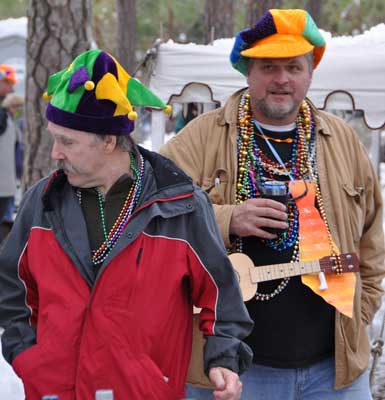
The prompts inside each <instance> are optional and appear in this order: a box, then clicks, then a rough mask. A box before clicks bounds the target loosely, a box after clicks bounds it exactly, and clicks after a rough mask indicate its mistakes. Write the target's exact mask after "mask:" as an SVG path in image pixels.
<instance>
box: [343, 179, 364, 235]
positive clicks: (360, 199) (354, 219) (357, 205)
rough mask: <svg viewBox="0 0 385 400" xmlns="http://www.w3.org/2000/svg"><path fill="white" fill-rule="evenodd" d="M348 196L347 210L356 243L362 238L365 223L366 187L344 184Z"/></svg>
mask: <svg viewBox="0 0 385 400" xmlns="http://www.w3.org/2000/svg"><path fill="white" fill-rule="evenodd" d="M342 188H343V191H344V193H345V197H346V204H347V207H346V210H347V212H348V213H349V222H350V229H351V232H352V237H353V240H354V242H355V243H358V242H359V241H360V239H361V236H362V232H363V230H364V224H365V215H364V210H365V188H364V187H363V186H353V185H352V184H350V183H343V184H342Z"/></svg>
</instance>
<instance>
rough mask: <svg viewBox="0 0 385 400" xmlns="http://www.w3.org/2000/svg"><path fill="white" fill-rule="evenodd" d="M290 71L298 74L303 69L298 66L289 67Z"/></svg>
mask: <svg viewBox="0 0 385 400" xmlns="http://www.w3.org/2000/svg"><path fill="white" fill-rule="evenodd" d="M289 70H290V71H292V72H298V71H300V70H301V69H300V67H299V66H298V65H290V66H289Z"/></svg>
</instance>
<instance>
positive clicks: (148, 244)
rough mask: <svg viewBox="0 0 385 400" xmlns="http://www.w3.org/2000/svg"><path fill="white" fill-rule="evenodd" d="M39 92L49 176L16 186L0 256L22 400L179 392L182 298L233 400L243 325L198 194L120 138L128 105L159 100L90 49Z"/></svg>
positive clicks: (183, 358)
mask: <svg viewBox="0 0 385 400" xmlns="http://www.w3.org/2000/svg"><path fill="white" fill-rule="evenodd" d="M44 97H45V98H46V99H47V100H49V103H48V107H47V111H46V117H47V119H48V130H49V131H50V133H51V135H52V137H53V148H52V154H51V155H52V158H53V159H54V160H55V161H57V164H58V170H57V171H55V172H54V173H53V174H52V175H51V176H49V177H47V178H46V179H43V180H42V181H40V182H39V183H37V184H36V185H35V186H33V187H32V188H31V189H30V190H29V191H28V192H27V194H26V195H25V198H24V200H23V202H22V205H21V207H20V211H19V213H18V216H17V219H16V221H15V224H14V227H13V229H12V231H11V233H10V235H9V238H8V241H7V243H6V244H5V247H4V249H3V252H2V253H1V256H0V326H2V327H4V329H5V330H4V333H3V335H2V348H3V354H4V357H5V359H6V360H7V361H8V362H9V363H10V364H11V365H12V367H13V369H14V370H15V372H16V374H17V375H18V376H19V377H20V378H21V379H22V381H23V383H24V389H25V394H26V398H27V399H28V400H40V399H41V397H42V396H43V395H45V394H51V393H54V394H57V395H58V396H59V398H60V400H75V399H76V400H93V399H94V398H95V392H96V391H97V390H98V389H112V390H113V392H114V399H115V400H128V399H130V400H143V399H149V400H150V399H153V400H179V399H182V398H184V397H185V380H186V374H187V368H188V365H189V359H190V354H191V341H192V317H193V305H195V306H197V307H199V308H201V309H202V312H201V316H200V329H201V331H202V332H203V334H204V335H205V337H206V346H205V371H206V373H207V376H209V377H210V379H211V381H212V382H213V384H214V385H215V386H216V388H217V392H218V394H219V396H218V399H239V398H240V391H241V383H240V381H239V377H238V374H239V373H242V372H243V371H244V370H245V369H246V368H247V367H248V366H249V365H250V363H251V359H252V353H251V350H250V348H249V347H248V346H247V345H246V344H244V343H242V339H243V338H244V337H245V336H247V335H248V334H249V333H250V331H251V329H252V325H253V324H252V321H251V320H250V318H249V316H248V314H247V311H246V308H245V306H244V303H243V301H242V297H241V293H240V290H239V286H238V283H237V279H236V275H235V272H234V270H233V269H232V267H231V264H230V262H229V260H228V258H227V255H226V249H225V247H224V245H223V243H222V240H221V238H220V234H219V232H218V228H217V226H216V223H215V217H214V214H213V211H212V207H211V204H210V201H209V200H208V199H207V197H206V195H205V194H204V193H203V191H202V190H201V189H200V188H198V187H195V186H194V185H193V183H192V181H191V179H190V178H189V177H188V176H187V175H186V174H185V173H184V172H182V171H181V170H180V169H178V168H177V167H176V166H175V165H174V164H173V163H172V162H171V161H169V160H167V159H165V158H164V157H162V156H160V155H158V154H155V153H152V152H150V151H147V150H145V149H143V148H140V147H139V146H136V145H135V144H134V142H133V141H132V139H131V137H130V136H129V135H130V133H131V132H132V131H133V129H134V122H133V120H134V119H135V117H136V112H135V111H134V110H133V106H146V107H154V108H158V109H163V110H165V111H168V107H167V106H166V105H165V104H164V103H163V102H162V101H160V100H159V99H158V98H157V97H156V96H155V95H154V94H152V93H151V92H150V91H149V90H148V89H146V88H145V87H144V86H143V85H142V84H141V83H139V81H137V80H136V79H134V78H132V77H131V76H130V75H129V74H128V73H127V72H126V71H125V70H124V69H123V68H122V67H121V66H120V64H119V63H118V62H117V61H116V60H115V59H114V58H113V57H112V56H111V55H109V54H107V53H106V52H104V51H101V50H90V51H87V52H85V53H83V54H81V55H79V56H78V57H77V58H76V59H75V60H74V61H73V63H72V64H71V65H70V66H69V67H68V68H66V69H64V70H62V71H60V72H58V73H56V74H54V75H52V76H51V77H50V79H49V82H48V90H47V93H46V94H45V96H44Z"/></svg>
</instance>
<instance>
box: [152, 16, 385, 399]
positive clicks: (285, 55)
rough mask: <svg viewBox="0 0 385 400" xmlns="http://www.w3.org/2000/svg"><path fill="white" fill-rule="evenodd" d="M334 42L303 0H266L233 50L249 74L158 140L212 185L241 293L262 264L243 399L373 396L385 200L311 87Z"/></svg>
mask: <svg viewBox="0 0 385 400" xmlns="http://www.w3.org/2000/svg"><path fill="white" fill-rule="evenodd" d="M324 51H325V40H324V38H323V37H322V34H321V33H320V31H319V30H318V29H317V26H316V25H315V23H314V21H313V20H312V18H311V16H310V15H309V14H308V13H307V12H306V11H305V10H300V9H297V10H281V9H272V10H269V11H268V12H266V13H265V14H264V15H263V16H262V17H261V18H260V19H259V20H258V22H257V23H256V25H255V26H254V27H253V28H250V29H245V30H243V31H241V32H239V33H238V34H237V36H236V39H235V43H234V47H233V49H232V52H231V55H230V61H231V63H232V65H233V67H234V68H236V69H237V70H238V71H239V72H241V73H242V74H244V75H245V76H246V78H247V83H248V88H246V89H242V90H240V91H238V92H236V93H235V94H234V95H232V96H231V97H230V98H229V99H228V100H227V102H226V104H225V105H224V106H223V107H221V108H219V109H217V110H214V111H212V112H210V113H207V114H205V115H202V116H200V117H198V118H196V119H194V120H193V121H192V122H190V123H189V125H187V126H186V127H185V128H184V129H183V130H182V131H181V132H179V133H178V135H177V136H176V137H175V138H173V139H172V140H170V141H169V142H167V144H165V145H164V147H162V148H161V149H160V153H161V154H163V155H165V156H166V157H169V158H170V159H172V160H173V161H175V162H176V164H177V165H178V166H179V167H181V168H182V169H183V170H184V171H185V172H187V173H188V174H189V175H190V176H191V177H192V178H193V181H194V183H197V184H198V185H200V186H201V187H202V188H203V189H204V190H206V191H207V192H208V194H209V197H210V199H211V201H212V203H213V204H214V212H215V215H216V220H217V222H218V226H219V228H220V231H221V234H222V238H223V241H224V242H225V245H226V247H227V248H228V250H229V252H236V253H243V254H245V255H247V256H248V257H249V258H250V259H251V266H249V267H248V268H249V269H248V271H249V277H248V279H246V280H243V281H242V279H241V288H242V291H243V294H244V298H245V292H246V290H245V287H246V285H245V283H247V281H248V282H249V283H253V282H254V283H255V282H258V280H257V278H256V276H257V275H258V276H262V271H263V273H264V274H265V276H264V277H261V278H260V280H261V281H264V282H263V283H260V284H259V285H258V287H256V285H254V287H253V291H252V295H251V296H250V298H245V300H247V301H246V306H247V309H248V311H249V314H250V316H251V317H252V319H253V320H254V322H255V325H254V329H253V331H252V333H251V335H250V336H249V337H248V338H247V339H246V343H248V344H249V346H250V347H251V348H252V350H253V353H254V358H253V364H252V367H251V368H250V369H248V370H247V371H246V373H245V374H244V375H243V376H242V383H243V394H242V399H252V400H258V399H269V400H276V399H279V400H281V399H287V400H294V399H296V400H316V399H317V400H319V399H322V400H324V399H325V400H326V399H327V400H333V399H341V400H342V399H349V400H366V399H371V394H370V388H369V381H368V373H367V367H368V360H369V342H368V336H367V333H366V328H367V326H368V324H370V322H371V321H372V318H373V315H374V313H375V312H376V310H377V309H378V307H379V305H380V301H381V296H382V293H383V290H382V288H381V281H382V279H383V277H384V275H385V269H384V236H383V229H382V200H381V194H380V190H379V186H378V182H377V178H376V175H375V173H374V171H373V168H372V165H371V163H370V161H369V159H368V157H367V154H366V152H365V150H364V148H363V146H362V145H361V144H360V142H359V140H358V138H357V136H356V134H355V132H353V130H352V128H351V127H349V126H348V125H347V124H346V123H345V122H343V121H342V120H341V119H339V118H337V117H335V116H333V115H331V114H328V113H326V112H324V111H320V110H317V109H316V108H315V107H314V106H313V105H312V103H311V102H310V101H309V100H308V99H307V98H306V94H307V91H308V89H309V86H310V83H311V79H312V75H313V71H314V69H315V68H316V67H317V65H318V64H319V62H320V61H321V59H322V56H323V54H324ZM269 193H272V194H273V195H274V194H276V195H279V194H280V195H281V196H280V197H276V199H277V198H279V199H280V200H282V202H279V201H275V200H273V199H272V197H269V196H271V194H270V195H269ZM285 200H286V201H285ZM283 203H286V204H283ZM243 254H240V256H243V258H245V256H244V255H243ZM356 256H358V257H359V262H358V260H357V258H356ZM230 257H231V256H230ZM237 257H238V258H237V259H240V257H239V255H238V254H237ZM246 258H247V257H246ZM353 259H355V260H357V262H352V261H351V260H353ZM318 260H321V261H320V262H318ZM321 262H322V263H323V264H322V268H325V270H327V268H329V270H328V272H330V273H326V274H324V273H323V270H322V271H321V270H320V268H321ZM285 263H286V265H285ZM272 264H273V266H272ZM277 264H283V265H281V266H280V267H279V266H277ZM261 266H263V269H262V268H260V267H261ZM273 267H274V268H273ZM313 267H314V270H313ZM352 268H357V271H359V272H347V271H351V269H352ZM317 270H318V271H319V273H315V274H314V273H310V272H315V271H317ZM259 271H261V272H260V273H259ZM293 271H294V272H293ZM302 271H304V272H302ZM269 274H270V275H269ZM300 274H301V275H302V276H298V275H300ZM293 275H297V276H293ZM272 277H277V279H273V278H272ZM243 284H244V285H243ZM246 297H247V296H246ZM195 353H199V349H198V350H197V351H194V349H193V355H195ZM190 382H191V383H194V381H193V380H191V381H190ZM187 394H188V395H189V396H191V397H195V398H199V399H209V398H211V392H210V390H204V389H196V388H189V389H188V391H187Z"/></svg>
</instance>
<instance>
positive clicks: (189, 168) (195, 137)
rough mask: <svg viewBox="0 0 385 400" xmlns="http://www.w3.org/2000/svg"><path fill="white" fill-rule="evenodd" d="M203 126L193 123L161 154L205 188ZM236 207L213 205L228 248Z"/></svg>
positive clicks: (163, 148) (165, 147)
mask: <svg viewBox="0 0 385 400" xmlns="http://www.w3.org/2000/svg"><path fill="white" fill-rule="evenodd" d="M201 125H202V124H201V123H200V121H199V118H196V119H195V120H193V121H191V122H190V123H189V124H188V125H187V126H186V127H185V128H183V129H182V130H181V131H180V133H178V135H176V136H175V137H173V138H172V139H170V140H169V141H168V142H167V143H166V144H164V145H163V146H162V147H161V148H160V149H159V153H160V154H162V155H163V156H165V157H167V158H169V159H170V160H172V161H174V162H175V164H176V165H177V166H178V167H179V168H181V169H182V170H183V171H184V172H186V173H187V174H188V175H189V176H190V177H191V178H192V180H193V182H194V183H195V184H196V185H198V186H200V187H203V186H204V183H203V166H204V158H205V157H204V149H205V148H206V143H205V140H206V137H207V135H205V134H204V132H202V129H201ZM203 189H204V187H203ZM234 207H235V205H233V204H223V205H218V204H213V209H214V213H215V218H216V221H217V224H218V228H219V231H220V234H221V237H222V239H223V242H224V243H225V246H226V247H227V248H229V247H230V246H231V241H230V233H229V229H230V221H231V216H232V214H233V210H234Z"/></svg>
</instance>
